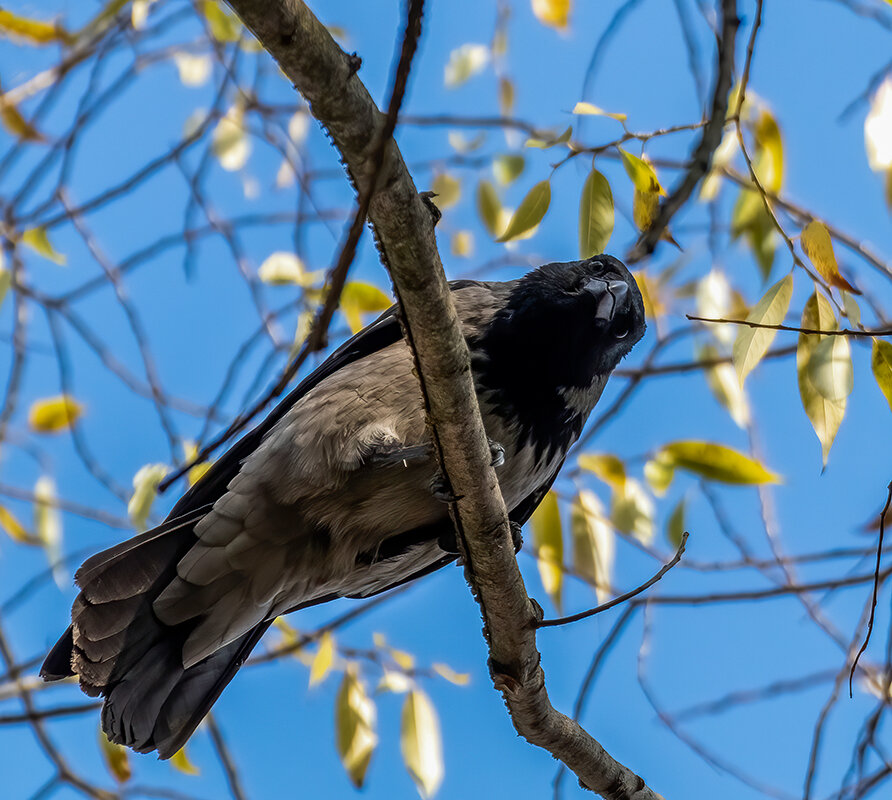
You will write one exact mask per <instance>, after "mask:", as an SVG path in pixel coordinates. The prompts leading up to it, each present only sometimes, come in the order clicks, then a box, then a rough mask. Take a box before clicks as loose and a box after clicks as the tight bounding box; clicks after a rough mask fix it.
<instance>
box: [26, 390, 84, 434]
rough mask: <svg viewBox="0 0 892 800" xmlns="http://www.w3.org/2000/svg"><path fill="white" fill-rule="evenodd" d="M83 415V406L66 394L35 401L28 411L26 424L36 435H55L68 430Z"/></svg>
mask: <svg viewBox="0 0 892 800" xmlns="http://www.w3.org/2000/svg"><path fill="white" fill-rule="evenodd" d="M82 413H83V406H82V405H81V404H80V403H78V402H77V400H75V399H74V398H73V397H69V396H68V395H66V394H60V395H56V396H55V397H44V398H43V399H41V400H35V401H34V402H33V403H32V404H31V408H30V409H29V410H28V424H29V425H30V426H31V428H32V430H35V431H37V432H38V433H56V432H58V431H63V430H66V429H67V428H70V427H71V426H72V425H74V423H75V422H76V421H77V420H78V418H79V417H80V416H81V414H82Z"/></svg>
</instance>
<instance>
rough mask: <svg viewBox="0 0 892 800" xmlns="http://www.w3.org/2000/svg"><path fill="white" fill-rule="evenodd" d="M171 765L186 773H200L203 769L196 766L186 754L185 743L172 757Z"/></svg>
mask: <svg viewBox="0 0 892 800" xmlns="http://www.w3.org/2000/svg"><path fill="white" fill-rule="evenodd" d="M170 766H172V767H173V768H174V769H175V770H177V772H182V773H183V774H184V775H200V774H201V770H200V769H199V768H198V767H196V766H195V764H193V763H192V762H191V761H190V760H189V756H188V755H187V754H186V747H185V745H184V746H183V747H181V748H180V749H179V750H177V751H176V753H174V754H173V755H172V756H171V757H170Z"/></svg>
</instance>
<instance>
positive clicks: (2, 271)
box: [0, 267, 12, 306]
mask: <svg viewBox="0 0 892 800" xmlns="http://www.w3.org/2000/svg"><path fill="white" fill-rule="evenodd" d="M11 285H12V272H10V271H9V270H8V269H6V268H5V267H0V306H2V305H3V301H4V300H5V299H6V295H7V293H8V292H9V287H10V286H11Z"/></svg>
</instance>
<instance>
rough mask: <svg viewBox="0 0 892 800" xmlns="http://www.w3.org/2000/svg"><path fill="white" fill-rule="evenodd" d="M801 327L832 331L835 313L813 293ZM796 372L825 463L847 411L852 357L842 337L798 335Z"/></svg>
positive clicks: (822, 299) (803, 401) (823, 299)
mask: <svg viewBox="0 0 892 800" xmlns="http://www.w3.org/2000/svg"><path fill="white" fill-rule="evenodd" d="M802 327H803V328H811V329H814V330H822V331H823V330H835V329H836V327H837V323H836V316H835V315H834V313H833V308H832V307H831V306H830V303H829V302H828V301H827V299H826V298H825V297H824V296H823V295H821V294H818V293H817V292H815V293H814V294H813V295H812V296H811V297H810V298H809V299H808V302H807V303H806V304H805V308H804V309H803V312H802ZM796 375H797V378H798V381H799V396H800V398H801V399H802V407H803V408H804V409H805V413H806V415H807V416H808V418H809V420H810V421H811V424H812V427H813V428H814V430H815V434H816V435H817V437H818V441H820V443H821V456H822V460H823V463H824V465H825V466H826V464H827V457H828V456H829V455H830V448H831V446H832V445H833V440H834V439H835V438H836V432H837V431H838V430H839V426H840V424H841V423H842V419H843V417H844V416H845V412H846V400H847V398H848V395H849V393H850V392H851V391H852V357H851V352H850V349H849V342H848V340H847V339H846V338H845V337H844V336H820V335H817V334H805V333H800V334H799V344H798V346H797V348H796Z"/></svg>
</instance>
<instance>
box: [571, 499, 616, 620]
mask: <svg viewBox="0 0 892 800" xmlns="http://www.w3.org/2000/svg"><path fill="white" fill-rule="evenodd" d="M570 533H571V536H572V539H573V569H574V570H575V571H576V572H578V573H579V574H580V575H582V576H583V577H584V578H587V579H588V580H589V581H591V582H592V583H593V584H594V586H595V592H596V594H597V597H598V602H599V603H604V602H606V601H607V600H608V599H610V594H611V592H610V574H611V572H612V571H613V560H614V553H615V550H616V542H615V535H614V533H613V529H612V528H611V527H610V524H609V522H608V521H607V517H606V514H605V511H604V507H603V506H602V505H601V501H600V500H598V498H597V496H596V495H595V494H594V493H593V492H589V491H587V490H583V491H581V492H580V493H579V494H578V495H577V496H576V499H575V500H574V501H573V504H572V505H571V507H570Z"/></svg>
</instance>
